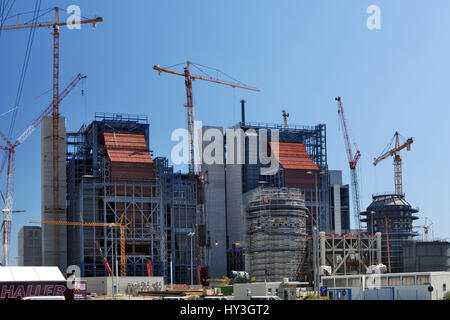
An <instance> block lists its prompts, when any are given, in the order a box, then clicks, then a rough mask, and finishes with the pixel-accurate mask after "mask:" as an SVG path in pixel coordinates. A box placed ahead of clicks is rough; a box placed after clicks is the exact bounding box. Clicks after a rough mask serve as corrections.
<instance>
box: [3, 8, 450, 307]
mask: <svg viewBox="0 0 450 320" xmlns="http://www.w3.org/2000/svg"><path fill="white" fill-rule="evenodd" d="M51 11H52V9H51V10H49V11H48V12H51ZM54 11H55V17H54V21H53V22H50V23H37V22H36V23H32V24H19V23H17V24H16V25H15V26H5V27H4V26H3V24H2V26H0V31H1V30H16V29H27V28H31V29H34V28H41V27H50V28H52V30H53V32H52V36H53V73H52V76H53V88H52V89H53V98H52V101H51V103H50V105H49V106H48V107H47V108H46V109H44V110H43V111H42V112H41V113H40V115H39V116H38V117H37V118H36V119H35V120H34V121H33V122H32V124H31V125H30V126H28V127H27V129H26V130H25V131H24V132H23V133H22V134H21V135H20V136H19V138H17V139H16V140H12V141H10V139H8V138H7V136H6V135H5V134H4V133H1V132H0V138H1V139H2V141H3V142H4V146H3V145H2V146H0V149H1V150H3V151H5V152H6V153H7V156H6V157H5V159H6V160H5V161H7V165H6V167H7V172H6V195H5V197H4V203H5V205H4V209H3V224H2V227H3V243H2V267H1V268H4V269H3V270H4V272H3V273H0V284H2V282H4V283H9V282H13V281H15V280H14V279H15V278H19V277H18V276H17V274H19V273H23V274H25V273H26V272H29V273H28V274H31V273H33V275H34V278H33V281H45V279H46V276H48V275H50V274H51V277H50V276H48V277H47V278H48V279H50V278H51V281H52V282H53V283H52V286H54V288H58V290H61V292H63V291H64V290H65V288H63V287H57V286H62V285H61V283H60V282H64V280H65V277H64V276H62V274H66V275H67V276H70V275H73V274H75V273H76V272H77V271H79V273H80V274H79V278H80V279H82V280H80V281H81V282H83V281H84V282H85V283H87V288H88V289H87V290H88V291H92V290H94V289H91V288H95V290H98V291H99V292H102V293H104V295H107V294H110V293H111V292H113V294H114V295H116V294H117V293H118V292H120V293H124V292H126V293H127V294H130V295H139V294H150V293H152V294H153V293H155V292H158V294H161V295H165V294H167V292H166V291H167V290H166V289H169V287H170V290H172V291H171V292H174V291H176V290H178V291H177V292H178V293H177V294H179V295H184V294H187V293H186V292H189V294H197V293H198V292H195V290H202V288H207V289H208V290H212V289H214V290H216V288H215V287H219V288H220V290H224V291H226V290H231V289H230V288H229V286H233V285H234V287H233V288H234V289H233V290H235V291H234V294H235V297H237V298H236V299H240V298H243V299H250V296H251V294H250V293H251V290H253V295H254V296H257V295H256V294H255V292H257V290H260V289H256V286H257V285H259V287H258V288H263V289H261V290H263V294H261V295H270V296H272V295H278V296H283V297H284V298H285V299H290V298H292V297H299V296H298V294H299V292H300V291H301V290H303V291H302V292H309V293H311V292H312V294H314V296H315V297H317V298H319V296H327V297H328V298H330V299H339V300H345V299H348V298H350V299H351V298H352V293H351V292H353V297H356V296H358V297H359V298H360V299H368V298H369V297H373V295H376V296H377V297H379V296H380V295H386V296H389V297H392V298H394V296H395V295H396V294H397V296H398V292H400V291H401V290H405V291H401V292H402V294H405V296H406V295H407V293H406V292H407V291H408V290H407V288H406V289H405V288H403V289H399V288H397V287H401V286H403V287H406V286H417V287H418V289H417V290H416V289H414V290H416V291H415V293H414V294H415V296H416V297H419V296H421V297H424V296H427V294H428V293H427V292H428V291H429V292H430V295H429V297H431V298H433V299H434V298H440V297H441V296H442V295H443V294H445V291H446V283H443V282H442V281H447V279H450V249H449V247H448V246H447V245H448V243H447V242H435V241H432V242H428V241H419V240H418V239H417V237H418V235H419V233H418V232H416V231H414V229H416V228H423V229H424V237H425V238H426V239H425V240H428V233H429V231H430V228H431V226H432V225H427V223H426V222H425V225H424V226H414V225H413V222H414V221H415V220H417V219H418V217H417V215H416V214H417V213H418V212H419V210H418V209H416V208H414V207H413V206H412V205H411V204H410V203H409V202H408V201H407V200H406V196H405V194H404V193H403V181H402V174H403V173H402V158H401V156H400V155H401V154H403V152H404V151H405V150H407V151H410V149H411V145H412V144H413V142H414V140H413V139H412V138H408V139H404V138H403V137H402V136H401V135H400V134H399V133H398V132H395V134H394V136H393V138H392V140H391V142H390V144H389V145H388V147H387V148H386V149H385V150H384V151H383V152H382V153H381V155H380V156H378V157H377V158H375V159H374V162H373V165H374V166H376V165H377V164H379V163H380V162H381V161H383V160H385V159H388V158H391V157H392V158H393V161H394V187H395V191H393V192H388V193H383V194H374V195H372V203H371V204H370V205H369V206H368V207H367V208H366V209H365V210H364V209H362V204H361V202H360V199H361V195H360V186H359V177H358V168H359V163H360V161H361V155H362V152H361V151H360V149H359V147H358V146H357V144H356V143H355V141H354V140H352V138H353V137H351V136H350V130H349V125H348V121H347V118H346V114H345V112H344V107H343V102H342V99H341V97H336V98H335V99H334V101H336V102H337V112H338V118H339V121H340V125H341V128H342V134H343V138H344V145H345V150H342V153H343V154H344V153H345V154H346V157H347V164H348V168H347V169H349V171H348V173H349V177H350V181H349V183H345V182H344V181H343V178H342V170H339V169H336V168H330V167H329V157H330V154H329V153H328V143H329V141H328V140H327V134H328V135H329V133H327V125H326V124H324V123H317V124H315V125H300V124H290V123H288V117H289V113H287V112H286V110H282V111H281V117H282V119H283V122H282V123H260V122H251V121H248V119H246V101H245V100H241V101H240V102H241V106H240V107H241V119H240V121H239V120H238V121H239V122H237V123H235V124H231V123H228V124H224V123H215V124H207V125H202V126H201V127H200V128H197V127H196V121H195V120H196V119H195V116H194V97H193V82H194V81H195V80H201V81H202V82H209V83H214V84H215V85H221V86H226V87H228V88H230V87H231V88H239V89H242V90H247V91H251V92H260V89H258V88H256V87H252V86H248V85H245V84H243V83H242V82H240V81H237V80H234V79H233V78H231V77H229V76H227V77H229V78H231V80H232V81H231V80H224V78H222V77H223V76H224V75H225V76H226V74H225V73H224V72H222V71H220V70H218V69H216V68H210V67H205V66H202V65H199V64H196V63H193V62H190V61H187V62H186V65H184V63H182V64H183V69H182V71H180V70H174V69H173V67H175V66H179V65H181V64H178V65H175V66H172V67H160V66H159V65H154V66H153V70H155V71H157V73H158V75H162V74H164V75H167V76H174V75H176V76H177V77H175V78H178V79H180V80H184V88H183V87H182V86H181V85H180V86H179V87H177V88H176V89H177V90H180V91H181V90H182V89H185V92H186V104H185V105H184V107H185V110H186V113H187V126H186V133H187V134H186V137H185V138H186V141H183V150H182V154H183V156H184V159H187V160H186V162H185V163H183V164H186V165H187V172H181V171H176V167H174V166H175V165H177V164H178V163H176V162H175V161H173V160H174V159H170V158H168V157H166V156H163V155H161V154H159V152H160V151H159V150H153V148H152V146H153V145H156V143H155V142H154V141H155V140H156V139H163V141H165V142H166V141H168V139H169V137H161V133H160V132H157V130H154V131H152V129H151V128H152V127H151V123H150V121H149V118H148V115H147V114H125V113H109V112H95V114H94V118H93V119H91V120H90V121H87V120H85V121H86V123H84V124H82V125H80V124H78V125H77V127H76V128H78V127H79V129H78V130H75V131H70V130H67V127H72V126H68V125H67V123H68V122H70V123H72V122H71V121H72V119H71V118H70V117H65V116H63V115H61V114H60V111H59V104H60V103H62V102H63V100H64V98H65V97H66V96H67V95H68V94H69V93H70V92H71V90H72V89H74V88H75V87H76V86H77V85H78V84H79V83H80V82H81V83H83V81H84V79H85V78H86V76H84V75H82V74H78V75H77V76H75V78H73V79H72V81H71V82H70V83H69V85H67V86H66V87H65V88H64V89H63V90H62V91H60V88H59V38H60V27H61V26H67V25H69V24H93V25H94V26H95V25H96V24H97V23H99V22H102V21H103V19H102V18H100V17H96V18H94V19H84V18H83V19H84V20H80V21H76V22H73V23H69V22H61V21H60V18H59V9H58V8H55V9H54ZM48 12H47V13H48ZM193 67H195V68H196V69H198V70H200V71H201V73H202V74H204V75H199V74H194V73H192V70H193V69H192V68H193ZM202 68H208V69H212V70H214V71H215V72H216V73H217V77H211V76H208V73H207V72H204V70H203V69H202ZM154 76H155V77H156V73H154ZM219 76H220V77H219ZM180 83H183V81H181V82H180ZM183 91H184V90H183ZM82 92H83V93H84V91H83V90H82ZM155 94H158V95H159V94H161V95H162V94H163V93H162V92H156V93H155ZM332 104H333V101H332V99H331V98H330V105H332ZM162 107H163V108H167V110H168V111H167V112H172V110H169V107H168V106H165V105H164V106H162ZM155 108H156V107H155ZM179 109H180V110H181V107H180V108H179ZM8 112H9V111H8ZM167 112H166V113H164V116H166V115H167ZM183 112H185V111H183ZM144 113H145V112H144ZM281 117H280V119H281ZM152 121H160V119H155V120H152ZM39 126H40V127H41V128H40V129H41V158H40V159H41V190H42V192H41V203H40V205H41V215H40V220H39V221H32V223H35V224H39V225H41V226H39V227H38V226H33V227H31V226H23V227H22V229H21V230H20V232H19V234H18V240H19V241H18V243H19V250H18V252H19V254H18V255H19V257H18V258H19V259H18V261H19V264H20V265H21V266H20V267H26V266H27V267H30V268H33V269H32V270H31V269H20V268H19V269H14V268H13V267H11V263H10V260H9V255H10V253H9V247H10V243H11V222H12V219H13V213H15V212H20V211H15V210H13V197H14V194H13V191H14V174H15V172H14V168H15V166H14V163H15V155H16V153H15V152H16V148H17V147H19V146H20V145H22V143H23V142H24V141H25V140H26V139H27V137H28V136H29V135H31V134H32V132H34V131H35V130H36V129H37V128H38V127H39ZM213 138H214V139H213ZM172 141H175V140H172ZM205 151H211V154H210V156H211V157H209V158H208V157H203V152H205ZM173 154H175V153H172V156H173ZM178 155H179V154H178ZM199 158H200V161H196V160H198V159H199ZM211 158H212V159H213V160H214V161H210V160H211ZM30 161H31V160H30ZM19 187H20V188H24V187H26V186H19ZM433 240H434V239H433ZM437 257H438V258H437ZM47 267H49V269H48V268H47ZM39 268H42V269H39ZM30 270H31V271H32V272H31V271H30ZM441 272H442V273H443V274H441ZM410 273H417V274H413V275H412V274H410ZM418 273H421V274H418ZM422 273H423V274H422ZM374 274H376V275H377V276H378V275H379V276H380V279H379V280H380V283H382V285H379V284H377V285H378V287H382V289H383V290H380V291H377V292H375V291H371V292H370V293H367V292H365V288H366V287H365V286H367V282H366V280H367V279H366V276H368V277H370V276H373V275H374ZM2 275H7V278H8V279H7V280H4V279H3V278H2ZM5 277H6V276H5ZM5 279H6V278H5ZM113 279H115V280H113ZM370 279H371V280H373V279H372V278H370ZM377 279H378V278H377ZM442 279H444V280H442ZM109 280H111V282H110V281H109ZM141 280H142V281H141ZM8 281H9V282H8ZM373 281H375V280H373ZM84 282H83V283H84ZM138 283H139V285H138ZM213 284H217V286H214V285H213ZM431 284H432V285H431ZM252 286H253V287H252ZM374 286H375V285H374ZM425 286H427V287H425ZM431 286H435V287H436V288H437V287H439V290H440V291H439V290H438V289H434V287H433V288H432V289H430V287H431ZM378 287H377V288H378ZM394 287H395V288H396V290H397V291H396V292H397V293H395V292H394V289H393V288H394ZM52 288H53V287H52ZM174 288H175V289H176V290H175V289H174ZM211 288H212V289H211ZM251 288H253V289H251ZM355 288H356V289H355ZM441 288H442V289H441ZM85 289H86V288H85ZM269 289H270V290H269ZM391 289H392V291H391ZM27 290H28V289H27ZM29 290H30V292H31V290H36V292H37V293H40V292H41V288H40V287H39V288H37V289H36V288H33V287H32V286H30V289H29ZM52 290H53V289H52ZM55 290H56V289H55ZM327 290H329V291H327ZM349 290H350V291H349ZM351 290H354V291H351ZM433 290H435V291H433ZM6 291H7V293H8V294H6V293H5V295H3V289H2V290H1V293H2V295H1V299H3V298H5V299H6V296H7V295H9V296H10V297H11V298H17V297H19V296H18V295H16V293H15V292H13V291H14V290H13V289H8V288H7V290H6ZM6 291H5V292H6ZM44 291H45V292H47V289H46V290H44ZM75 291H76V290H75ZM75 291H72V292H71V294H72V297H74V296H75V293H74V292H75ZM214 292H216V291H214ZM355 292H356V293H355ZM431 292H433V293H431ZM216 293H217V292H216ZM269 293H271V294H269ZM275 293H276V294H275ZM155 294H156V293H155ZM408 294H411V296H413V294H412V293H408ZM296 295H297V296H296ZM433 295H434V296H433ZM20 297H22V296H20ZM427 297H428V296H427ZM292 299H294V298H292Z"/></svg>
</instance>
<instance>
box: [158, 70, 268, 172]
mask: <svg viewBox="0 0 450 320" xmlns="http://www.w3.org/2000/svg"><path fill="white" fill-rule="evenodd" d="M191 65H194V66H195V64H193V63H192V62H190V61H187V63H186V67H185V68H184V72H176V71H173V70H169V69H165V68H161V67H159V66H153V69H154V70H156V71H158V73H159V75H161V73H162V72H166V73H170V74H174V75H177V76H182V77H184V79H185V86H186V96H187V103H186V105H185V106H186V109H187V118H188V135H189V137H188V139H189V177H191V178H193V177H194V176H195V165H194V99H193V94H192V81H194V80H204V81H209V82H215V83H218V84H224V85H227V86H230V87H233V88H241V89H246V90H251V91H258V92H259V91H261V90H259V89H258V88H255V87H250V86H247V85H245V84H243V83H240V82H229V81H224V80H221V79H219V77H218V76H217V77H216V78H213V77H209V76H201V75H196V74H192V73H191ZM216 71H217V73H219V71H218V70H217V69H216Z"/></svg>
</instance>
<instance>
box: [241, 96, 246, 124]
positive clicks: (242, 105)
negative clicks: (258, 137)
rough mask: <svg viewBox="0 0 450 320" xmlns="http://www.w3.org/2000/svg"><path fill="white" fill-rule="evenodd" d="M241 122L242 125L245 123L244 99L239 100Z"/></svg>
mask: <svg viewBox="0 0 450 320" xmlns="http://www.w3.org/2000/svg"><path fill="white" fill-rule="evenodd" d="M241 122H242V124H243V125H244V124H245V100H244V99H242V100H241Z"/></svg>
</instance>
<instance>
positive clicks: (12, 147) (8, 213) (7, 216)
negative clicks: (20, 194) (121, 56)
mask: <svg viewBox="0 0 450 320" xmlns="http://www.w3.org/2000/svg"><path fill="white" fill-rule="evenodd" d="M84 78H86V76H83V75H81V74H78V75H77V76H76V77H75V79H73V80H72V82H70V83H69V85H68V86H67V87H66V88H65V89H64V90H63V91H62V92H61V94H60V95H59V96H58V104H59V103H61V101H62V100H64V98H65V97H66V96H67V95H68V94H69V93H70V91H71V90H72V89H73V88H74V87H75V86H76V85H77V84H78V83H79V82H80V81H81V80H82V79H84ZM53 105H54V103H53V102H52V103H51V104H50V105H49V106H48V107H47V108H46V109H45V110H44V111H43V112H42V113H41V114H40V115H39V116H38V117H37V119H36V120H34V122H33V123H32V124H31V125H30V126H28V128H27V129H25V131H24V132H23V133H22V134H21V135H20V136H19V137H18V138H17V140H16V141H15V142H14V143H12V142H11V141H9V139H8V138H7V137H6V136H5V135H4V134H3V132H1V131H0V137H1V138H2V139H3V140H4V141H5V142H6V144H7V146H0V149H1V150H5V151H7V152H8V169H7V178H6V197H5V205H4V208H3V210H2V211H3V242H2V265H4V266H7V265H8V249H9V241H10V236H11V221H12V213H13V212H14V211H13V210H12V207H13V193H14V169H15V158H16V148H17V147H18V146H19V145H21V144H22V143H23V142H24V141H25V140H26V139H27V138H28V137H29V136H30V134H31V133H33V131H34V130H35V129H36V128H37V127H39V125H40V124H41V122H42V121H43V120H44V118H45V117H47V116H48V115H49V114H50V113H51V112H52V110H53Z"/></svg>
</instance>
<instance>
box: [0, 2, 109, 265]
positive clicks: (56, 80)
mask: <svg viewBox="0 0 450 320" xmlns="http://www.w3.org/2000/svg"><path fill="white" fill-rule="evenodd" d="M54 10H55V18H54V21H51V22H34V23H25V24H19V23H17V24H15V25H10V26H0V30H19V29H30V28H53V33H52V34H53V114H52V122H53V137H52V143H53V159H52V163H53V208H52V209H53V216H54V219H57V218H58V215H59V213H61V212H62V209H61V208H60V207H59V161H60V160H59V141H60V140H61V137H60V136H59V116H60V114H59V31H60V30H59V29H60V27H63V26H70V25H81V24H87V23H88V24H90V23H92V25H93V26H94V27H95V26H96V24H97V23H98V22H102V21H103V18H101V17H97V18H94V19H87V20H81V19H80V20H76V19H75V20H72V21H70V22H69V21H67V22H60V20H59V8H58V7H55V8H54ZM54 234H55V238H54V252H55V255H54V264H55V265H59V232H58V230H56V226H55V232H54Z"/></svg>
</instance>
